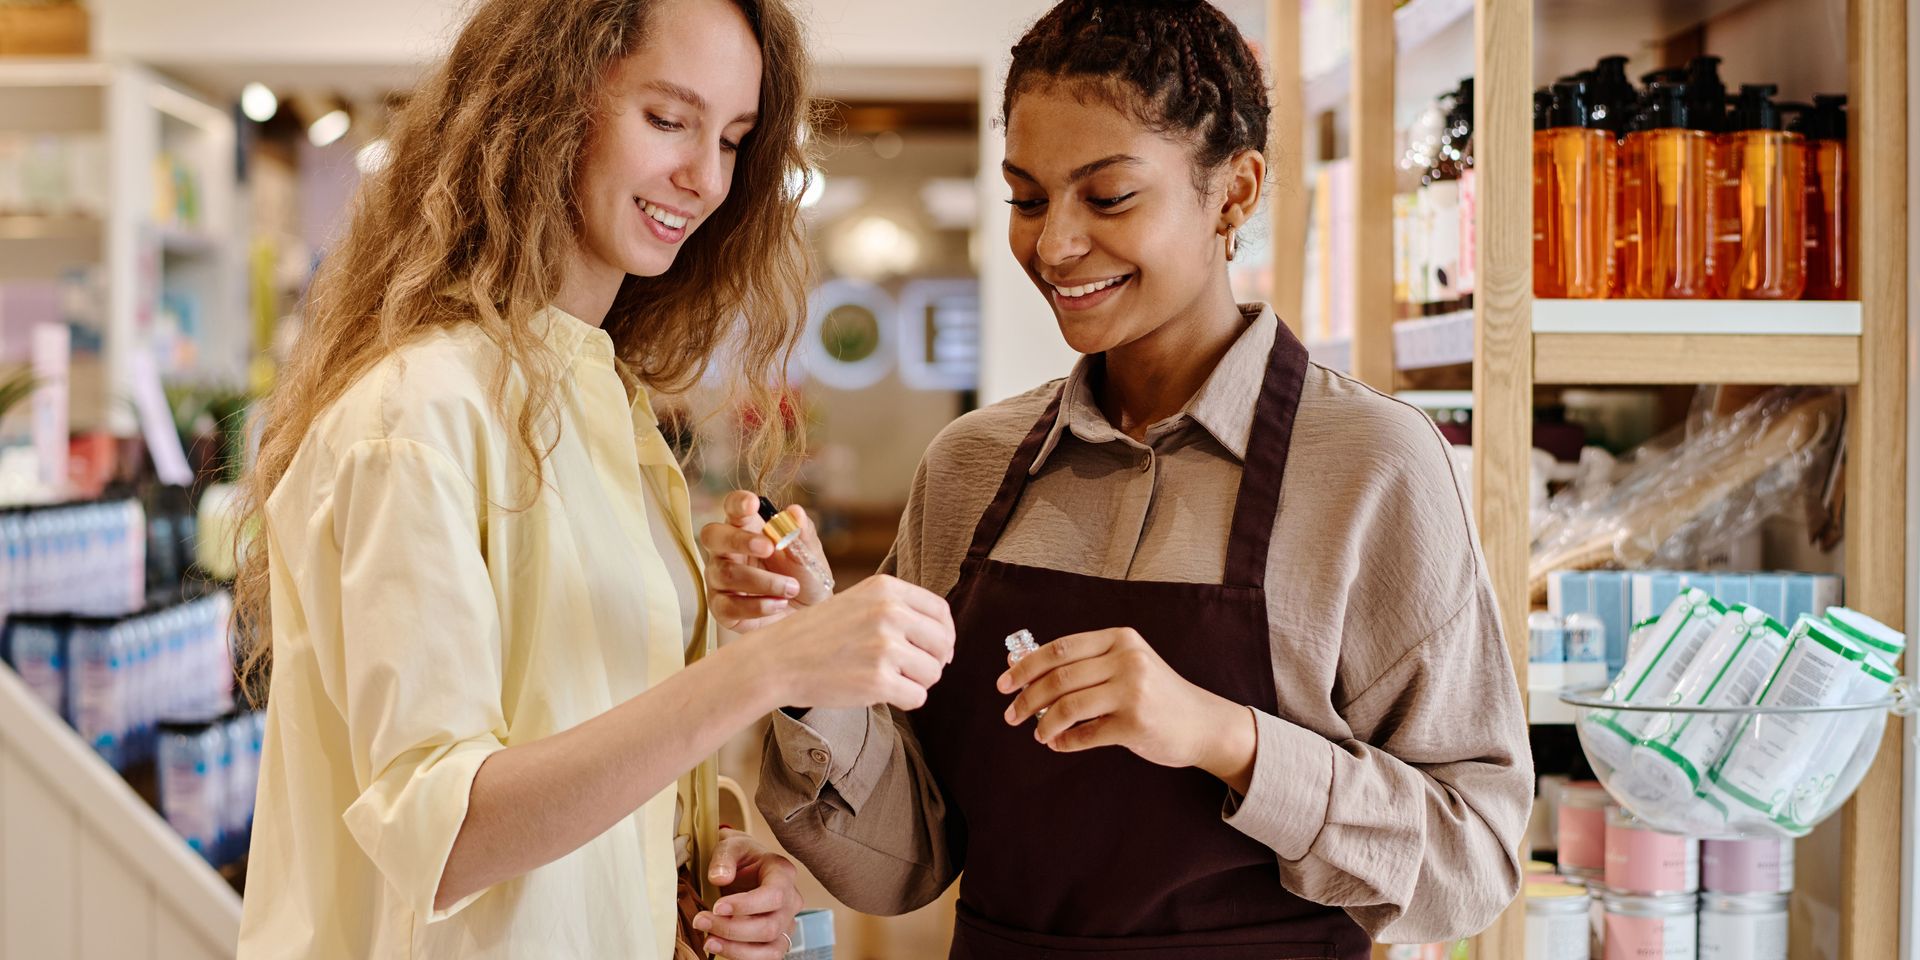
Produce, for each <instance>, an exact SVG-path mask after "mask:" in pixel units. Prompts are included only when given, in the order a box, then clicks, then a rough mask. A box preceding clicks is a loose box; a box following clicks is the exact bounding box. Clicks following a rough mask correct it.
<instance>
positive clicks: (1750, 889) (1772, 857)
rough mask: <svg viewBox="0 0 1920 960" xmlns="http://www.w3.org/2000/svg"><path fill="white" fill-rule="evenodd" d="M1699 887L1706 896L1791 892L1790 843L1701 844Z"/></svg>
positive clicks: (1708, 842)
mask: <svg viewBox="0 0 1920 960" xmlns="http://www.w3.org/2000/svg"><path fill="white" fill-rule="evenodd" d="M1700 888H1701V889H1702V890H1705V891H1708V892H1710V893H1735V894H1745V893H1792V892H1793V841H1792V840H1787V839H1784V838H1782V839H1765V840H1706V841H1702V842H1701V844H1700Z"/></svg>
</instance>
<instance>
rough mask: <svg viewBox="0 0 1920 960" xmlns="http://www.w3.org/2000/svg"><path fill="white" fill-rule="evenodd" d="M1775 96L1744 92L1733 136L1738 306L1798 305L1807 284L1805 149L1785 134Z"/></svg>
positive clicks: (1767, 90)
mask: <svg viewBox="0 0 1920 960" xmlns="http://www.w3.org/2000/svg"><path fill="white" fill-rule="evenodd" d="M1777 90H1778V88H1777V87H1775V86H1773V85H1772V84H1748V85H1745V86H1742V87H1741V88H1740V99H1739V101H1738V102H1737V103H1736V104H1735V106H1734V112H1733V117H1732V118H1731V121H1730V126H1731V130H1730V131H1729V133H1728V134H1727V151H1728V155H1729V156H1728V159H1729V161H1730V162H1731V164H1732V167H1731V173H1732V176H1733V180H1734V182H1735V183H1736V185H1737V187H1738V203H1739V211H1740V237H1739V248H1738V253H1737V254H1736V256H1735V258H1734V262H1733V269H1732V271H1731V273H1730V274H1729V275H1728V277H1727V281H1728V286H1727V293H1726V295H1727V296H1729V297H1731V298H1734V299H1739V300H1796V299H1799V297H1800V294H1801V291H1803V290H1804V289H1805V288H1806V283H1807V245H1806V203H1807V192H1806V176H1807V173H1806V143H1805V141H1804V140H1803V139H1802V138H1801V136H1800V135H1799V134H1797V133H1793V132H1791V131H1788V130H1786V129H1783V128H1784V123H1783V122H1782V118H1781V114H1780V110H1779V109H1778V108H1777V107H1776V105H1775V104H1774V102H1773V95H1774V93H1775V92H1777Z"/></svg>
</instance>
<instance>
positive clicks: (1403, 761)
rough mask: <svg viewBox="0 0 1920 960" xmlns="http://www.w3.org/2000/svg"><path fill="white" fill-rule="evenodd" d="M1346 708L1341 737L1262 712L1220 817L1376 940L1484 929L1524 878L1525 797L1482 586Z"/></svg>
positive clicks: (1520, 751)
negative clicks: (1248, 774)
mask: <svg viewBox="0 0 1920 960" xmlns="http://www.w3.org/2000/svg"><path fill="white" fill-rule="evenodd" d="M1342 715H1343V717H1344V718H1345V719H1346V721H1347V722H1348V723H1349V724H1350V725H1351V726H1352V728H1353V734H1354V736H1353V737H1352V738H1349V739H1343V740H1339V741H1334V740H1330V739H1326V738H1324V737H1321V736H1320V735H1318V734H1316V733H1313V732H1311V731H1307V730H1304V729H1302V728H1300V727H1297V726H1294V725H1292V724H1289V723H1287V722H1286V721H1284V720H1279V719H1277V718H1267V717H1264V716H1263V717H1260V718H1259V723H1258V725H1257V726H1258V731H1259V737H1260V742H1259V748H1258V749H1259V754H1258V755H1257V756H1256V759H1255V763H1254V777H1253V784H1252V786H1251V788H1250V789H1249V790H1248V793H1247V795H1246V797H1244V798H1240V800H1239V803H1238V809H1237V810H1234V809H1231V808H1232V805H1233V802H1232V801H1231V800H1230V801H1229V807H1230V811H1229V816H1228V822H1229V823H1231V824H1233V825H1234V826H1236V827H1238V828H1239V829H1241V830H1242V831H1243V832H1245V833H1247V834H1248V835H1249V836H1252V837H1253V838H1255V839H1257V840H1260V841H1261V842H1263V843H1265V844H1267V845H1268V846H1270V847H1272V848H1273V849H1274V851H1275V853H1276V854H1277V855H1278V857H1279V860H1280V871H1281V877H1282V880H1283V881H1284V882H1285V883H1286V885H1287V888H1288V889H1290V890H1292V891H1294V892H1295V893H1296V894H1298V895H1300V896H1302V897H1305V898H1307V899H1309V900H1313V901H1315V902H1317V903H1324V904H1328V905H1331V906H1338V907H1343V908H1345V909H1346V911H1347V913H1348V915H1350V916H1351V917H1353V919H1354V920H1355V921H1356V922H1358V923H1359V924H1360V925H1361V926H1362V927H1364V928H1366V930H1367V932H1368V933H1369V934H1371V935H1372V936H1373V937H1374V938H1375V939H1377V940H1380V941H1382V942H1386V943H1424V942H1432V941H1439V940H1451V939H1454V938H1457V937H1462V936H1468V935H1471V934H1474V933H1477V932H1479V931H1480V930H1481V929H1483V928H1485V927H1486V926H1487V925H1488V924H1489V923H1491V922H1492V921H1493V919H1494V917H1496V916H1497V915H1498V914H1499V913H1500V911H1501V910H1502V909H1504V908H1505V907H1506V905H1507V904H1508V903H1509V902H1510V901H1511V900H1512V899H1513V896H1514V894H1515V892H1516V891H1517V889H1518V887H1519V882H1520V863H1519V849H1520V839H1521V836H1522V834H1523V833H1524V832H1525V830H1526V825H1527V820H1528V814H1529V812H1530V808H1531V802H1532V796H1533V768H1532V761H1531V757H1530V755H1529V751H1528V745H1527V739H1526V737H1527V727H1526V721H1525V719H1524V717H1523V715H1522V712H1521V709H1520V702H1519V692H1518V690H1517V689H1516V688H1515V686H1514V683H1513V674H1512V667H1511V666H1510V665H1509V664H1508V662H1507V657H1506V647H1505V644H1504V643H1503V642H1502V640H1501V635H1500V631H1499V627H1498V621H1497V619H1496V615H1495V612H1494V608H1493V597H1492V591H1491V590H1490V589H1484V590H1482V591H1481V592H1480V593H1479V594H1478V595H1477V596H1475V597H1473V598H1472V599H1471V600H1470V601H1469V602H1468V603H1467V604H1466V606H1465V607H1464V608H1462V609H1461V610H1460V612H1459V613H1457V614H1455V615H1454V616H1453V617H1452V618H1451V619H1450V620H1448V621H1447V622H1446V623H1445V624H1444V625H1443V626H1442V627H1441V628H1440V629H1439V630H1438V631H1437V632H1435V633H1434V634H1433V635H1432V636H1430V637H1428V638H1427V639H1426V640H1425V641H1424V642H1422V643H1420V644H1418V645H1417V646H1416V647H1415V648H1414V649H1413V650H1412V651H1410V652H1409V653H1408V654H1407V656H1405V657H1403V658H1402V659H1401V661H1400V662H1399V663H1398V664H1396V665H1395V666H1394V667H1393V669H1392V670H1390V671H1388V672H1387V673H1386V674H1385V675H1384V676H1382V677H1380V678H1379V680H1378V681H1376V682H1375V683H1374V684H1373V685H1371V686H1370V687H1369V688H1368V689H1366V690H1365V691H1363V692H1361V693H1360V694H1359V695H1358V696H1357V697H1355V698H1354V700H1353V701H1352V702H1350V703H1349V704H1347V705H1346V707H1345V708H1344V709H1343V711H1342ZM1311 741H1318V745H1317V746H1316V745H1315V744H1314V743H1313V742H1311ZM1276 748H1277V749H1276Z"/></svg>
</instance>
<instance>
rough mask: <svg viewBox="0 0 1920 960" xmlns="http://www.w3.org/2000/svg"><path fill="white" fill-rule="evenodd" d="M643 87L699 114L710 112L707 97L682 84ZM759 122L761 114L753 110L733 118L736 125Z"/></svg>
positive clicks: (658, 83)
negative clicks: (682, 104)
mask: <svg viewBox="0 0 1920 960" xmlns="http://www.w3.org/2000/svg"><path fill="white" fill-rule="evenodd" d="M641 87H643V88H644V89H648V90H652V91H653V92H655V93H659V94H664V95H666V96H668V97H672V98H673V99H675V100H678V101H680V102H681V103H684V104H686V105H687V106H689V107H692V108H693V109H694V110H695V111H697V112H700V113H706V112H707V110H708V107H707V98H706V97H703V96H701V95H700V94H699V93H697V92H695V91H694V90H692V89H690V88H688V87H684V86H681V85H680V84H677V83H674V82H673V81H671V80H648V81H647V82H646V83H643V84H641ZM759 121H760V114H759V113H757V112H755V111H751V110H749V111H747V112H746V113H743V114H741V115H739V116H737V117H734V118H733V122H734V123H749V124H750V123H758V122H759Z"/></svg>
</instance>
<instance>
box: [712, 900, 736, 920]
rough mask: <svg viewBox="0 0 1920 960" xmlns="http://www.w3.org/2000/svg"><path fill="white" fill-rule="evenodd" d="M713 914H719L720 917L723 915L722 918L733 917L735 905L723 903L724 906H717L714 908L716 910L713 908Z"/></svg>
mask: <svg viewBox="0 0 1920 960" xmlns="http://www.w3.org/2000/svg"><path fill="white" fill-rule="evenodd" d="M713 912H714V913H717V914H719V915H721V916H723V917H731V916H733V904H731V903H722V904H720V905H718V906H716V907H714V908H713Z"/></svg>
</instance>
